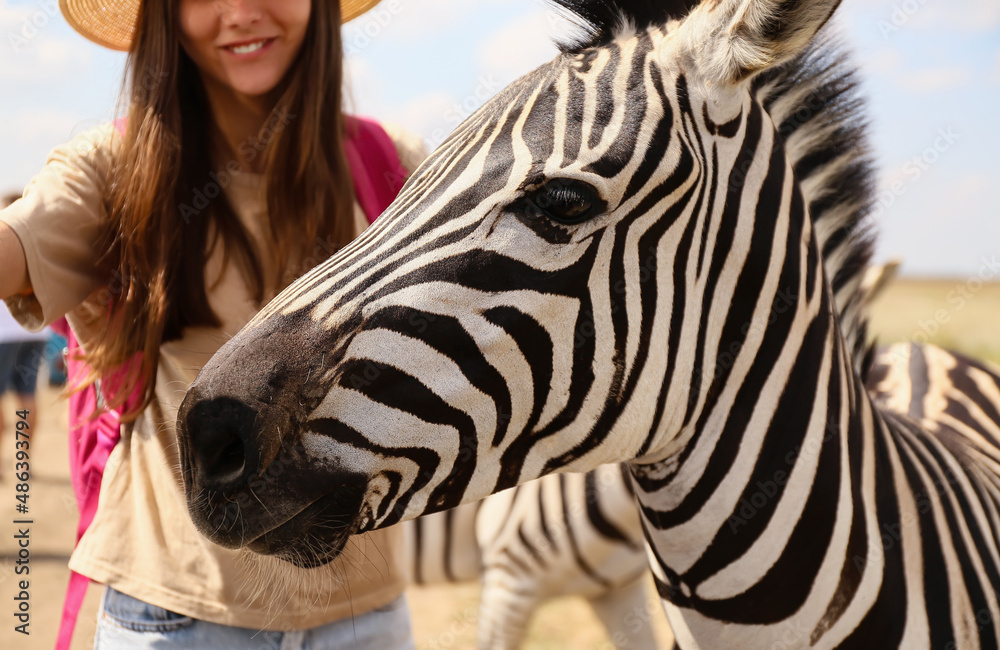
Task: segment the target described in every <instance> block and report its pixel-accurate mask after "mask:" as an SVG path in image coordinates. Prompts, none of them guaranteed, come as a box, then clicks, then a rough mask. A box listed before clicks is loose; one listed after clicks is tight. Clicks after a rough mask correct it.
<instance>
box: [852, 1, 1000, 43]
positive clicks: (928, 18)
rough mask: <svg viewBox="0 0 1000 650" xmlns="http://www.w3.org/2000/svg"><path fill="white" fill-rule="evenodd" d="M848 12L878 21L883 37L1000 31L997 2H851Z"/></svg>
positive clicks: (999, 6)
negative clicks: (899, 33) (913, 32)
mask: <svg viewBox="0 0 1000 650" xmlns="http://www.w3.org/2000/svg"><path fill="white" fill-rule="evenodd" d="M844 8H845V9H846V10H848V11H850V12H853V13H857V14H858V15H863V16H865V18H866V19H874V20H875V21H877V22H878V25H879V30H880V32H881V33H882V34H883V36H891V35H892V34H893V33H894V32H896V31H898V30H917V31H934V32H940V31H942V30H946V31H947V30H957V31H959V32H966V33H984V32H990V31H993V30H996V29H997V28H1000V3H998V2H997V0H951V1H950V2H943V1H942V0H849V1H848V2H844Z"/></svg>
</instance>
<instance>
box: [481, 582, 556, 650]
mask: <svg viewBox="0 0 1000 650" xmlns="http://www.w3.org/2000/svg"><path fill="white" fill-rule="evenodd" d="M482 584H483V592H482V595H481V596H480V599H479V630H478V633H479V643H478V647H479V650H517V649H518V648H520V647H521V644H522V643H523V642H524V637H525V635H526V634H527V632H528V625H529V624H530V623H531V617H532V616H533V615H534V614H535V611H536V610H537V609H538V606H539V605H540V604H541V601H542V598H541V596H540V595H539V594H538V593H536V592H535V591H534V590H533V589H526V587H528V586H529V585H528V584H526V583H525V582H524V581H523V580H521V581H519V580H518V579H517V578H516V577H515V576H512V575H511V574H510V572H509V571H507V570H505V569H504V568H502V567H487V568H486V570H485V571H484V572H483V583H482Z"/></svg>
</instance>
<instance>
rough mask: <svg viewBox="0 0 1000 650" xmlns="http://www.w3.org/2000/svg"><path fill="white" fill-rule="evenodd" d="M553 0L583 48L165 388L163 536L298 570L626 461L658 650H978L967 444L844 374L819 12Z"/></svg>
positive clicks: (985, 576) (977, 518)
mask: <svg viewBox="0 0 1000 650" xmlns="http://www.w3.org/2000/svg"><path fill="white" fill-rule="evenodd" d="M555 4H557V5H559V6H561V7H563V8H565V9H566V10H567V11H570V12H573V13H574V14H575V15H576V16H578V18H579V20H580V22H581V23H582V24H583V27H584V28H585V32H586V33H585V34H584V36H583V37H581V38H580V40H578V41H576V42H573V43H569V44H566V45H565V47H564V51H563V53H562V54H561V55H560V56H558V57H557V58H556V59H555V60H554V61H553V62H551V63H550V64H547V65H544V66H542V67H540V68H539V69H537V70H535V71H534V72H532V73H529V74H528V75H526V76H525V77H522V78H521V79H520V80H518V81H516V82H515V83H513V84H512V85H511V86H510V87H508V88H507V89H505V90H504V91H502V92H501V93H500V94H499V95H497V96H496V97H495V98H494V99H492V100H491V101H490V102H488V103H487V104H486V105H485V106H483V107H482V108H481V109H480V110H479V111H477V112H476V113H475V114H474V115H472V116H471V117H470V118H469V119H468V120H466V122H464V123H463V124H462V125H460V126H459V127H458V129H457V130H456V131H455V132H454V133H453V134H452V135H451V136H450V137H449V138H448V140H446V141H445V143H444V144H443V145H442V146H441V147H440V148H439V149H438V150H437V151H436V152H434V153H433V154H432V155H431V156H430V157H429V158H428V159H427V160H426V161H425V162H424V164H423V165H421V166H420V168H418V169H417V170H416V172H415V173H414V174H413V176H412V177H411V178H410V180H409V181H408V182H407V184H406V186H404V188H403V189H402V191H401V193H400V195H399V197H398V198H397V200H396V201H395V202H394V203H393V205H391V206H390V207H389V208H388V210H387V211H386V213H385V214H384V215H383V216H382V218H381V219H380V223H378V222H377V223H376V224H375V226H374V227H373V228H371V229H370V230H369V231H368V232H366V233H365V234H364V235H362V236H361V237H360V238H359V239H357V240H355V242H353V243H352V244H351V245H349V246H348V247H346V248H345V249H344V250H342V251H341V252H340V253H338V254H337V255H336V256H334V257H333V258H331V259H330V260H329V261H327V262H326V263H324V264H322V265H320V266H319V267H317V268H316V269H315V270H314V271H313V272H311V273H310V274H308V275H306V276H304V277H303V278H301V279H300V280H298V281H296V282H295V283H293V284H292V285H291V286H290V287H289V288H288V289H286V290H285V291H284V292H282V294H280V295H279V296H278V297H277V298H276V299H275V300H273V301H272V302H271V303H270V304H269V305H267V306H266V307H265V308H264V309H263V310H262V311H261V312H260V313H259V314H258V316H257V317H255V319H254V320H253V321H251V323H249V324H248V325H247V327H246V328H244V330H242V331H241V332H240V333H239V334H238V335H237V336H236V337H234V338H233V339H232V340H230V341H229V342H227V343H226V345H224V346H223V348H222V349H220V351H219V352H218V353H217V354H216V355H215V357H214V358H213V359H212V360H211V361H210V362H209V364H208V365H207V366H206V367H205V369H204V370H203V371H202V373H201V375H200V376H199V378H198V379H197V380H196V382H195V383H194V384H193V385H192V387H191V389H190V391H189V392H188V394H187V396H186V397H185V401H184V403H183V404H182V406H181V409H180V410H179V412H178V435H179V443H180V445H179V446H180V456H181V458H180V460H181V469H182V475H183V479H184V483H185V492H186V496H187V499H188V503H189V510H190V514H191V515H192V518H193V520H194V522H195V524H196V526H197V527H198V528H199V530H201V531H202V532H203V533H204V534H205V535H206V536H208V537H209V538H210V539H211V540H213V541H215V542H216V543H219V544H222V545H225V546H230V547H246V548H247V549H249V550H251V551H254V552H257V553H263V554H268V555H273V556H276V557H279V558H282V559H286V560H288V561H290V562H293V563H295V564H296V565H298V566H300V567H304V568H308V567H311V566H317V565H320V564H323V563H326V562H329V561H331V560H332V559H333V558H335V557H336V556H337V554H338V552H339V551H340V550H341V549H342V548H343V545H344V544H345V543H346V540H347V539H348V538H349V536H350V535H351V534H355V533H361V532H365V531H368V530H372V529H375V528H379V527H384V526H389V525H392V524H395V523H398V522H400V521H403V520H405V519H410V518H413V517H417V516H420V515H422V514H426V513H430V512H434V511H438V510H442V509H447V508H451V507H455V506H457V505H459V504H461V503H465V502H471V501H474V500H476V499H480V498H483V497H484V496H486V495H488V494H490V493H494V492H498V491H501V490H504V489H507V488H509V487H513V486H515V485H517V484H520V483H524V482H527V481H529V480H533V479H535V478H538V477H539V476H542V475H545V474H551V473H557V472H576V471H586V470H589V469H592V468H594V467H597V466H599V465H602V464H606V463H612V462H627V463H628V465H627V467H628V469H629V473H630V480H631V482H632V485H633V489H634V491H635V498H636V502H637V504H638V507H639V510H640V519H641V521H642V524H643V529H644V535H645V540H646V547H647V554H648V559H649V565H650V568H651V569H652V572H653V576H654V581H655V583H656V587H657V591H658V593H659V595H660V598H661V602H662V604H663V607H664V609H665V611H666V613H667V617H668V620H669V621H670V625H671V628H672V629H673V631H674V633H675V636H676V638H677V641H678V644H679V645H680V647H682V648H729V647H739V648H765V647H766V648H780V647H818V648H832V647H841V648H852V647H863V648H870V647H878V648H883V647H886V648H890V647H903V648H927V647H933V648H946V647H947V648H952V647H953V648H980V647H992V648H995V647H997V645H998V638H997V627H996V625H995V621H996V620H997V618H998V617H1000V606H998V602H997V599H998V596H997V592H998V591H1000V555H998V550H997V535H998V532H1000V514H998V511H1000V508H998V501H1000V472H998V468H1000V449H998V444H997V440H996V439H995V438H993V437H990V436H985V435H983V436H977V435H970V434H967V433H965V432H963V431H949V432H947V433H945V434H940V433H938V432H937V431H933V430H928V429H927V428H925V427H923V426H921V424H920V422H918V421H916V420H914V419H913V418H910V417H908V416H905V415H903V414H896V413H892V412H891V411H889V410H888V409H885V408H881V407H880V406H879V404H878V403H877V402H875V401H873V398H872V397H871V396H870V395H869V394H868V393H867V391H866V390H865V388H864V385H863V384H862V382H861V377H862V376H863V375H864V372H865V367H866V364H870V361H871V354H870V350H869V349H868V346H867V343H866V342H865V340H864V337H862V336H860V334H861V333H862V332H864V331H865V323H864V321H863V318H862V317H860V316H859V314H861V310H860V309H859V300H860V299H859V298H857V297H855V296H854V294H855V292H857V289H858V287H859V286H860V283H861V280H862V279H863V274H864V269H865V267H866V265H867V264H868V260H869V259H870V250H871V240H872V239H871V238H872V235H871V234H870V233H869V230H868V229H869V226H868V222H867V220H866V215H867V212H868V208H869V207H870V205H871V202H870V189H871V187H870V186H871V181H870V177H871V170H870V167H869V165H868V163H867V156H866V151H867V150H866V148H865V145H864V143H863V128H862V126H859V125H860V124H861V122H863V120H862V119H861V118H860V113H859V111H860V108H861V106H860V104H861V102H860V100H859V99H858V96H857V94H856V93H855V92H853V89H852V86H853V81H852V80H853V76H852V75H851V74H850V73H849V72H848V71H846V68H845V67H844V66H843V64H842V63H841V61H840V60H841V58H842V54H843V53H842V51H841V50H839V49H838V48H837V46H836V45H835V43H834V42H832V41H831V40H830V39H829V38H827V36H826V33H825V32H824V34H820V35H819V36H817V34H818V33H819V32H820V30H821V29H823V27H824V25H825V24H826V23H827V21H828V20H829V18H830V16H831V15H832V14H833V12H834V10H835V9H836V7H837V5H838V4H839V3H838V2H837V1H836V0H800V1H797V2H791V1H785V2H780V1H772V0H707V1H706V2H704V3H701V4H698V5H697V6H696V7H694V8H692V9H691V10H690V12H689V13H687V14H686V15H682V14H680V13H671V11H670V9H671V8H676V7H673V6H672V5H668V4H662V5H661V4H658V3H652V2H645V1H642V2H640V1H638V0H636V1H628V0H614V1H612V2H589V1H570V0H559V1H558V2H556V3H555ZM816 97H819V98H821V99H820V100H819V101H817V102H815V103H810V102H811V101H812V100H813V99H814V98H816ZM800 112H801V114H802V116H803V117H802V118H800V117H799V116H798V114H799V113H800ZM795 151H799V152H801V151H811V154H810V155H806V156H803V157H796V155H795V153H794V152H795ZM793 160H794V161H795V162H794V164H793ZM276 464H277V465H279V466H282V467H285V468H291V469H292V470H294V472H293V473H291V474H289V472H287V471H286V472H284V476H286V477H287V476H294V479H285V480H280V481H279V480H271V477H270V475H269V474H268V468H269V467H271V466H273V465H276ZM251 491H252V497H253V498H252V497H250V496H249V493H250V492H251ZM255 501H257V502H259V505H258V504H255V503H254V502H255ZM230 502H235V503H237V505H236V507H227V503H230ZM241 503H242V504H243V505H240V504H241Z"/></svg>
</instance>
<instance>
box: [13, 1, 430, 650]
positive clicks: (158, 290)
mask: <svg viewBox="0 0 1000 650" xmlns="http://www.w3.org/2000/svg"><path fill="white" fill-rule="evenodd" d="M373 4H375V1H372V0H368V1H362V2H358V1H353V2H352V1H350V0H342V1H341V3H340V5H339V6H338V4H337V3H335V2H327V1H325V0H315V1H313V2H310V0H246V1H241V0H143V1H142V2H141V6H140V4H139V0H133V1H131V2H129V1H125V0H119V1H118V2H111V1H107V2H103V3H96V2H85V1H83V0H80V1H79V2H74V1H73V0H62V1H61V2H60V5H61V7H62V9H63V13H64V15H66V17H67V19H68V20H69V22H70V24H72V25H73V26H74V28H76V29H77V31H79V32H80V33H82V34H83V35H85V36H87V37H88V38H90V39H92V40H94V41H96V42H98V43H101V44H103V45H107V46H110V47H116V48H119V49H126V48H127V49H128V50H129V53H130V54H129V62H128V66H127V73H128V80H129V92H128V95H127V98H128V104H129V105H128V113H127V120H126V121H124V123H123V122H119V123H118V125H117V129H116V128H115V127H112V126H107V127H103V128H100V129H95V130H92V131H89V132H87V133H84V134H82V135H80V136H78V137H77V138H75V139H74V140H73V141H72V142H70V143H69V144H67V145H65V146H63V147H59V148H57V149H56V150H55V151H53V153H52V154H51V156H50V160H49V162H48V164H47V165H46V166H45V168H44V169H43V170H42V172H41V173H40V174H39V175H38V176H36V178H35V179H34V180H33V181H32V183H31V184H30V185H29V186H28V188H27V189H26V190H25V195H24V197H23V198H22V199H21V200H19V201H17V202H16V203H14V204H13V205H12V206H10V207H9V208H7V209H6V210H4V211H2V212H0V297H4V298H5V299H7V302H8V304H9V306H10V307H11V311H12V313H13V314H14V315H15V316H16V317H17V318H18V319H19V320H20V322H21V323H22V324H25V325H29V326H31V327H34V328H37V327H40V326H42V325H44V324H46V323H49V322H51V321H53V320H54V319H56V318H58V317H60V316H62V315H63V314H68V319H69V321H70V324H71V325H72V327H73V330H74V332H75V333H76V336H77V338H78V339H79V340H80V342H81V345H82V347H83V350H84V353H85V355H86V359H87V361H88V362H89V364H90V367H91V368H92V370H93V373H92V374H93V376H92V377H89V378H88V381H93V380H94V379H100V378H101V377H104V378H107V377H109V376H111V375H112V374H113V373H114V372H115V371H116V369H119V368H121V367H123V366H126V365H127V364H129V363H130V362H131V360H133V359H135V360H136V361H135V362H134V363H132V365H130V366H128V367H131V368H132V369H133V370H134V371H132V372H129V373H127V374H126V376H125V379H124V385H122V386H120V387H119V388H118V389H117V390H116V391H115V392H114V394H113V395H110V396H109V397H110V400H109V404H108V406H109V407H115V408H123V409H124V411H125V413H124V415H123V421H124V422H127V423H128V424H127V425H125V426H123V427H122V439H121V441H120V442H119V444H118V445H117V447H115V448H114V451H113V452H112V454H111V456H110V458H109V459H108V464H107V467H106V469H105V474H104V480H103V482H102V484H101V495H100V505H99V507H98V509H97V514H96V516H95V518H94V521H93V523H92V524H91V526H90V528H89V529H88V530H87V532H86V534H85V535H84V536H83V538H82V539H81V541H80V543H79V545H78V547H77V550H76V551H75V552H74V554H73V557H72V559H71V560H70V568H72V569H73V570H74V571H77V572H79V573H82V574H84V575H86V576H89V577H90V578H92V579H94V580H96V581H98V582H102V583H104V584H106V585H107V588H106V590H105V595H104V598H103V600H102V609H101V615H100V618H99V624H98V632H97V639H96V642H95V644H96V647H98V648H141V647H152V646H153V644H156V647H179V648H181V647H182V648H202V647H203V648H230V647H231V648H246V647H275V648H277V647H281V648H285V647H317V648H318V647H323V648H339V647H349V648H355V647H357V648H380V649H382V648H385V649H393V648H406V647H412V641H411V640H410V633H409V614H408V611H407V609H406V605H405V602H404V601H403V599H402V596H401V594H402V590H403V586H404V585H403V575H404V573H403V567H402V566H400V561H401V553H400V552H399V551H400V548H399V547H400V545H401V543H402V539H401V537H400V536H399V533H398V531H396V530H388V531H385V532H377V533H374V534H371V535H366V536H362V537H360V538H357V539H356V541H355V542H353V543H352V545H351V551H350V553H349V554H348V555H349V557H347V558H346V559H345V560H344V561H337V562H335V563H332V564H330V565H328V566H325V567H321V568H317V569H312V570H304V569H297V568H295V567H293V566H291V565H289V564H287V563H283V562H280V561H277V560H273V559H270V558H262V557H260V556H255V555H249V554H242V553H239V552H236V551H230V550H227V549H223V548H220V547H217V546H214V545H212V544H210V543H209V542H208V541H207V540H206V539H205V538H203V537H202V536H201V535H199V534H198V533H197V532H196V530H195V529H194V527H193V524H192V523H191V521H190V519H189V517H188V515H187V510H186V506H185V502H184V496H183V490H182V487H181V477H180V475H179V471H178V458H177V450H176V445H175V435H176V434H175V431H174V419H175V414H176V410H177V407H178V406H179V404H180V401H181V399H182V398H183V396H184V392H185V390H186V389H187V387H188V385H189V384H190V382H191V381H193V380H194V377H195V376H196V375H197V373H198V370H199V369H200V368H201V367H202V365H204V363H205V362H207V361H208V359H209V358H210V357H211V355H212V354H213V353H214V352H215V350H216V349H217V348H218V347H219V346H220V345H221V344H222V343H223V341H225V340H226V339H227V338H228V337H231V336H232V335H233V334H235V333H236V332H237V331H238V330H239V329H240V327H241V326H242V325H243V324H244V323H245V322H247V321H248V320H249V319H250V318H251V317H252V316H253V314H254V313H255V312H256V311H257V310H258V309H259V308H260V307H261V306H262V305H263V304H264V303H266V302H267V300H268V299H269V298H270V297H272V296H273V295H275V294H276V293H277V291H279V290H280V289H281V288H282V287H283V286H285V285H286V284H287V283H288V282H289V281H290V280H292V279H294V278H295V277H297V276H298V275H301V274H302V273H303V272H305V271H306V270H308V267H309V266H310V265H313V264H315V263H317V261H318V260H317V257H322V256H324V255H328V254H329V253H330V252H331V251H333V250H336V249H337V248H338V247H339V246H342V245H343V244H345V243H347V242H348V241H349V240H350V239H352V238H353V237H354V236H355V235H356V234H357V233H358V232H359V231H360V230H361V229H363V227H364V226H365V225H366V221H365V219H364V215H363V214H362V212H361V210H360V209H359V208H358V206H357V204H356V201H355V199H354V194H353V191H352V185H351V175H350V171H349V168H348V165H347V163H346V161H345V155H344V151H343V141H344V138H345V126H344V118H343V116H342V114H341V44H340V35H339V34H340V31H339V25H340V19H341V11H343V12H344V17H352V16H353V15H357V14H358V13H360V12H361V11H363V10H364V9H367V8H368V7H370V6H371V5H373ZM133 25H134V30H133V29H132V26H133ZM394 140H395V141H396V147H397V149H398V151H399V154H400V159H401V160H402V162H403V165H404V166H405V167H407V168H408V169H410V170H412V169H413V166H414V164H415V160H418V159H419V156H420V155H421V154H420V145H419V141H418V140H416V139H414V138H412V137H411V138H405V137H394ZM137 391H138V392H137ZM136 394H137V395H138V396H139V399H137V400H135V403H134V404H132V403H131V402H128V403H127V402H126V399H127V398H128V396H132V395H136ZM123 405H124V406H123ZM260 630H264V631H263V632H258V631H260Z"/></svg>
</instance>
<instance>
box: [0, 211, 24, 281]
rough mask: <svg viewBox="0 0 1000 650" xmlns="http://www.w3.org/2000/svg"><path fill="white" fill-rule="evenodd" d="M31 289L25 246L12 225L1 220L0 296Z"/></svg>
mask: <svg viewBox="0 0 1000 650" xmlns="http://www.w3.org/2000/svg"><path fill="white" fill-rule="evenodd" d="M30 290H31V282H30V281H29V280H28V262H27V261H26V260H25V259H24V247H23V246H21V240H20V239H18V237H17V235H16V234H14V231H13V230H12V229H11V227H10V226H8V225H7V224H5V223H4V222H2V221H0V298H7V297H9V296H13V295H14V294H15V293H27V292H28V291H30Z"/></svg>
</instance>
